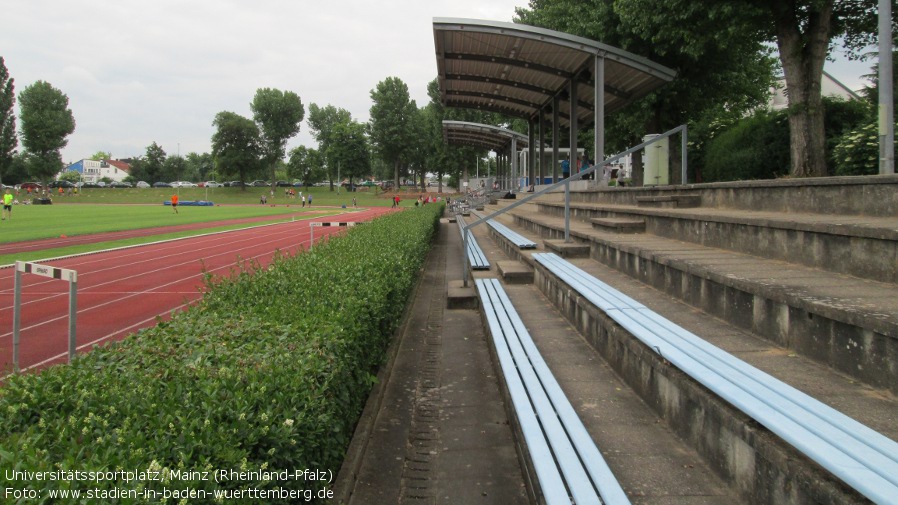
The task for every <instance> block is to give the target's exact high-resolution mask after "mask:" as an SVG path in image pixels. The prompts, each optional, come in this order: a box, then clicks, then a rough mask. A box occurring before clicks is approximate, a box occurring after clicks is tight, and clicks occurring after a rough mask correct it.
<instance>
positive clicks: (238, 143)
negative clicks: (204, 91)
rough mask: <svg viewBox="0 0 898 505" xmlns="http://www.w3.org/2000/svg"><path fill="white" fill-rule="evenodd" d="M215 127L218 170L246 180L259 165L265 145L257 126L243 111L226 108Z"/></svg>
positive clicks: (214, 138)
mask: <svg viewBox="0 0 898 505" xmlns="http://www.w3.org/2000/svg"><path fill="white" fill-rule="evenodd" d="M212 126H214V127H215V133H214V134H212V157H213V158H214V160H215V165H216V168H217V171H218V173H219V174H224V175H233V176H235V177H237V178H238V179H239V180H241V181H245V180H246V179H247V175H249V174H252V173H253V172H255V171H256V170H258V168H259V166H260V158H261V153H262V146H261V139H260V134H259V127H258V125H256V123H254V122H253V121H252V120H250V119H247V118H245V117H243V116H241V115H240V114H236V113H234V112H228V111H223V112H219V113H218V114H216V115H215V120H214V121H213V122H212ZM272 166H273V164H272ZM243 189H244V190H246V187H244V188H243Z"/></svg>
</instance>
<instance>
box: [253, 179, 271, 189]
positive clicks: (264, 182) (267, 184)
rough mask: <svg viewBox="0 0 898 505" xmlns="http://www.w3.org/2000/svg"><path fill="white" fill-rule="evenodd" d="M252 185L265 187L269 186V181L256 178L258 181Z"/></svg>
mask: <svg viewBox="0 0 898 505" xmlns="http://www.w3.org/2000/svg"><path fill="white" fill-rule="evenodd" d="M250 186H252V187H254V188H265V187H268V186H269V183H268V181H262V180H256V181H253V183H252V184H250Z"/></svg>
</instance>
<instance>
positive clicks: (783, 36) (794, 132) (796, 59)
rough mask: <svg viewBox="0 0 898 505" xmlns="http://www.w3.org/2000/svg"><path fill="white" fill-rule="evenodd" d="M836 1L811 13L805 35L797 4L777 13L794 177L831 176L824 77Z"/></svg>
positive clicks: (824, 4) (777, 31)
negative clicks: (787, 101) (823, 97)
mask: <svg viewBox="0 0 898 505" xmlns="http://www.w3.org/2000/svg"><path fill="white" fill-rule="evenodd" d="M832 11H833V0H826V1H824V2H821V3H820V4H819V7H818V8H817V9H815V10H813V11H812V12H810V13H809V14H805V16H807V18H808V22H807V25H806V28H805V32H804V33H802V32H801V26H800V22H799V14H798V9H797V6H796V1H795V0H792V1H789V2H784V3H783V4H782V7H781V8H780V9H778V10H777V12H775V16H776V17H775V19H776V40H777V46H778V47H779V52H780V60H781V61H782V64H783V72H784V73H785V77H786V96H787V98H788V100H789V109H788V110H789V141H790V151H791V161H792V167H791V174H792V175H793V176H795V177H822V176H825V175H826V174H827V170H826V149H825V145H826V142H825V134H826V132H825V130H824V128H823V101H822V99H821V90H820V87H821V78H822V76H823V63H824V60H825V59H826V53H827V50H828V48H829V38H830V25H831V22H832Z"/></svg>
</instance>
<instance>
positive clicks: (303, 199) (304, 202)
mask: <svg viewBox="0 0 898 505" xmlns="http://www.w3.org/2000/svg"><path fill="white" fill-rule="evenodd" d="M302 206H303V207H305V206H306V195H302Z"/></svg>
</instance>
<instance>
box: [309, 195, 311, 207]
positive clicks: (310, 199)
mask: <svg viewBox="0 0 898 505" xmlns="http://www.w3.org/2000/svg"><path fill="white" fill-rule="evenodd" d="M311 206H312V193H309V207H311Z"/></svg>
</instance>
